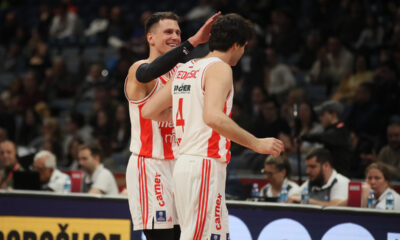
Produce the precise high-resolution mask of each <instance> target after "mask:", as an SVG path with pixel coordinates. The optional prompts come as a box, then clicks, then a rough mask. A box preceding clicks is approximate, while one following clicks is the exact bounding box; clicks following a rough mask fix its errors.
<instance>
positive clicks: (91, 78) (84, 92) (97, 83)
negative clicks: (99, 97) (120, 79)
mask: <svg viewBox="0 0 400 240" xmlns="http://www.w3.org/2000/svg"><path fill="white" fill-rule="evenodd" d="M103 69H104V67H103V66H102V64H100V63H93V64H91V65H90V67H89V71H88V73H87V75H86V77H85V81H84V82H83V83H82V84H81V86H80V87H79V90H78V91H77V93H76V95H75V99H74V105H77V104H79V103H80V102H81V101H89V102H93V101H94V98H95V94H96V90H97V89H99V88H106V87H108V85H109V83H107V79H106V78H105V77H104V76H103V74H102V71H103Z"/></svg>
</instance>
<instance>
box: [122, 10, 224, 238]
mask: <svg viewBox="0 0 400 240" xmlns="http://www.w3.org/2000/svg"><path fill="white" fill-rule="evenodd" d="M219 14H220V13H217V14H215V15H214V16H213V17H211V18H210V19H209V20H208V21H207V22H206V23H205V24H204V25H203V27H202V28H200V30H199V31H198V32H197V33H196V34H195V35H194V36H192V37H191V38H189V39H188V41H185V42H183V43H182V44H181V36H180V34H181V32H180V28H179V25H178V16H177V15H175V14H174V13H172V12H159V13H154V14H153V15H152V16H151V17H150V18H149V19H148V20H147V22H146V25H145V33H146V38H147V42H148V45H149V48H150V49H149V50H150V53H149V57H148V58H147V59H144V60H140V61H138V62H135V63H134V64H133V65H132V66H131V67H130V69H129V73H128V76H127V78H126V80H125V81H126V82H125V94H126V97H127V99H128V101H129V115H130V120H131V131H132V133H131V136H132V140H131V145H130V150H131V152H132V155H131V157H130V159H129V163H128V166H127V171H126V183H127V192H128V199H129V208H130V212H131V216H132V221H133V224H134V226H133V229H134V230H143V231H144V233H145V235H146V237H147V239H148V240H153V239H177V238H179V232H180V231H179V227H177V217H176V210H175V204H174V195H173V192H172V187H173V183H172V171H173V167H174V164H175V161H174V159H175V158H176V143H175V133H174V131H173V124H172V122H171V121H163V122H156V121H152V120H147V119H143V118H142V114H141V110H142V107H143V105H144V104H145V103H146V102H147V101H148V100H149V99H150V97H151V96H152V95H153V94H154V93H155V92H156V91H158V90H159V89H160V88H162V86H163V85H164V84H165V83H166V82H167V80H168V79H169V77H170V75H171V74H172V73H173V70H171V69H172V68H173V67H174V66H175V65H176V64H177V63H178V62H180V61H182V60H184V57H185V56H186V55H187V54H188V53H189V51H190V50H191V49H193V47H196V46H197V45H198V44H201V43H204V42H206V41H208V39H209V36H210V28H211V25H212V24H213V22H214V21H215V19H216V17H217V16H218V15H219ZM164 53H165V54H164ZM162 54H164V55H163V56H161V55H162ZM170 70H171V71H170ZM169 71H170V72H169ZM174 225H175V227H174Z"/></svg>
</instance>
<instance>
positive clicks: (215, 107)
mask: <svg viewBox="0 0 400 240" xmlns="http://www.w3.org/2000/svg"><path fill="white" fill-rule="evenodd" d="M252 32H253V30H252V26H251V23H250V22H249V21H247V20H245V19H244V18H242V17H241V16H239V15H237V14H228V15H225V16H223V17H220V18H219V19H218V20H217V21H216V22H215V23H214V25H213V26H212V29H211V36H210V41H209V47H210V53H209V54H208V55H207V56H206V57H205V58H202V59H198V60H192V61H190V62H187V63H186V64H184V65H182V66H180V67H179V68H178V70H177V72H176V73H175V75H174V79H173V81H169V82H168V83H167V84H166V86H165V87H164V88H163V89H162V90H161V91H159V92H158V93H157V94H156V95H155V96H153V98H152V99H151V100H150V101H149V102H148V103H147V104H146V105H145V106H144V108H143V109H142V114H143V117H145V118H147V117H149V118H152V119H157V120H167V119H168V117H171V114H172V118H173V122H174V125H175V131H176V137H177V141H178V144H179V157H178V160H177V162H176V165H175V169H174V174H173V177H174V185H175V199H176V204H177V211H178V216H179V221H180V226H181V231H182V232H181V239H184V240H187V239H194V240H200V239H212V240H213V239H220V240H222V239H229V229H228V212H227V208H226V204H225V179H226V166H227V163H228V162H229V160H230V151H229V148H230V140H232V141H235V142H237V143H239V144H241V145H243V146H245V147H248V148H251V149H253V150H254V151H256V152H258V153H262V154H272V155H274V156H278V155H280V153H281V152H282V151H283V150H284V149H283V143H282V142H281V141H280V140H278V139H275V138H256V137H254V136H253V135H251V134H250V133H248V132H247V131H245V130H243V129H242V128H240V127H239V126H238V125H237V124H236V123H235V122H234V121H233V120H232V119H230V117H229V116H230V113H231V109H232V99H233V80H232V68H231V66H234V65H236V64H237V62H238V61H239V59H240V58H241V56H242V55H243V52H244V48H245V46H246V44H247V42H248V41H249V40H250V39H251V37H252ZM171 103H172V113H171V112H170V107H171Z"/></svg>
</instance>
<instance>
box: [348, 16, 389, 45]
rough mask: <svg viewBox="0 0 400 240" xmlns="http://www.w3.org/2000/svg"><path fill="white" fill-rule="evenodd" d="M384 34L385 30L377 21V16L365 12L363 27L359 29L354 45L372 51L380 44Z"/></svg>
mask: <svg viewBox="0 0 400 240" xmlns="http://www.w3.org/2000/svg"><path fill="white" fill-rule="evenodd" d="M384 35H385V30H384V29H383V27H382V26H381V25H380V24H379V23H378V19H377V16H376V15H375V14H374V13H372V12H370V13H367V15H366V17H365V26H364V29H363V30H362V31H361V33H360V35H359V37H358V40H357V42H356V43H355V45H354V47H355V48H356V49H357V50H362V49H363V50H367V51H368V52H370V53H373V52H374V51H375V50H376V49H377V48H378V47H380V46H381V45H382V42H383V37H384Z"/></svg>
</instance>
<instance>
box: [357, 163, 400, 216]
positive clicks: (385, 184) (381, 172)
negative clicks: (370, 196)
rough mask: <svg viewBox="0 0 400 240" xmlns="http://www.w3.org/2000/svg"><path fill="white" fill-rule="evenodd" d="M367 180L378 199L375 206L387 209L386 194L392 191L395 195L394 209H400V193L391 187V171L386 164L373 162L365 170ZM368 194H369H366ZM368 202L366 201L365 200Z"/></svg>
mask: <svg viewBox="0 0 400 240" xmlns="http://www.w3.org/2000/svg"><path fill="white" fill-rule="evenodd" d="M365 176H366V182H367V184H368V185H369V186H370V188H371V189H372V190H374V195H375V199H376V205H375V208H377V209H386V196H387V194H388V192H392V194H393V197H394V210H397V211H398V210H400V195H399V194H398V193H397V192H396V191H395V190H393V189H392V188H390V180H391V177H390V172H389V170H388V169H387V168H386V166H385V165H383V164H381V163H380V162H378V163H372V164H371V165H369V166H368V168H367V169H366V171H365ZM365 195H366V196H367V194H365ZM364 202H366V201H364Z"/></svg>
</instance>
